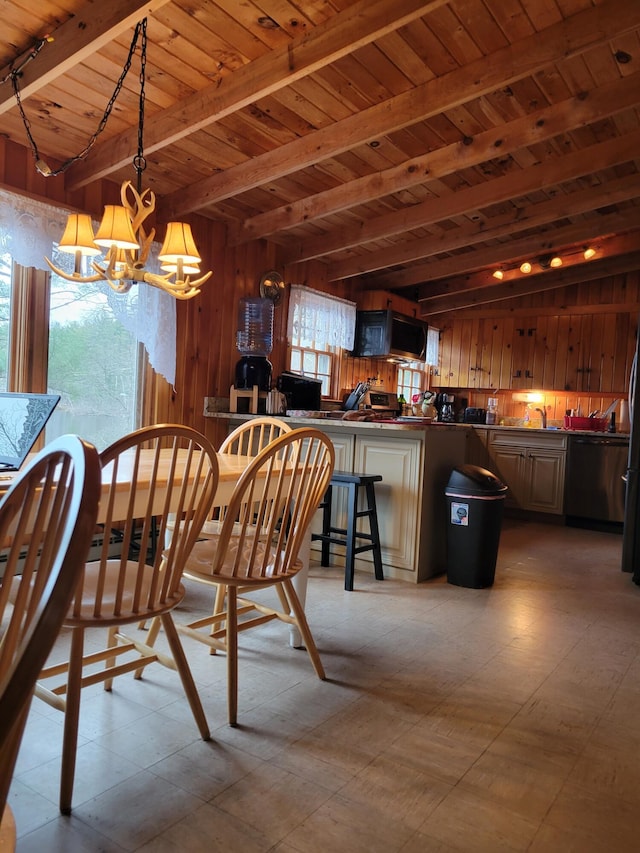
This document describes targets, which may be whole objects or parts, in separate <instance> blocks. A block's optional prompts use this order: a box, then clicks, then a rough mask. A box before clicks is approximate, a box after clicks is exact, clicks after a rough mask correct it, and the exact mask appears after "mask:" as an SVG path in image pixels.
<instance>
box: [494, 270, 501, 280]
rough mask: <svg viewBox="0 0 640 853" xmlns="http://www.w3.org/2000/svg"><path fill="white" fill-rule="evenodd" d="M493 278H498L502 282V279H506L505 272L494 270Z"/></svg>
mask: <svg viewBox="0 0 640 853" xmlns="http://www.w3.org/2000/svg"><path fill="white" fill-rule="evenodd" d="M493 277H494V278H497V279H498V281H502V279H503V278H504V272H503V271H502V270H494V271H493Z"/></svg>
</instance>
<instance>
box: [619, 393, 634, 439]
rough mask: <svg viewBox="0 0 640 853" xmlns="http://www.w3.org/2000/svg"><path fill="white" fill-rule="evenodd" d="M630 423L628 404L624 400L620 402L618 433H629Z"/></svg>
mask: <svg viewBox="0 0 640 853" xmlns="http://www.w3.org/2000/svg"><path fill="white" fill-rule="evenodd" d="M630 429H631V423H630V421H629V404H628V403H627V401H626V400H620V417H619V418H618V432H629V431H630Z"/></svg>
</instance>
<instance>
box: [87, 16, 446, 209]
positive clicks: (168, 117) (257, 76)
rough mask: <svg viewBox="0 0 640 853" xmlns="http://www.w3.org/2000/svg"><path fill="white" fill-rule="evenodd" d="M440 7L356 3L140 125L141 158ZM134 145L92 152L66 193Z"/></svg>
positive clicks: (129, 137)
mask: <svg viewBox="0 0 640 853" xmlns="http://www.w3.org/2000/svg"><path fill="white" fill-rule="evenodd" d="M446 2H448V0H361V2H359V3H357V4H356V5H354V6H351V7H349V8H348V9H346V10H345V11H343V12H340V13H338V14H337V15H335V16H334V17H332V18H330V19H329V20H328V21H326V23H324V24H321V25H319V26H317V27H315V28H314V29H312V30H310V31H309V32H308V33H306V34H305V35H303V36H300V37H299V38H297V39H294V40H292V41H291V43H290V44H289V45H287V46H286V47H284V48H280V49H279V50H272V51H270V52H269V53H266V54H265V55H264V56H261V57H259V58H258V59H254V60H253V61H252V62H250V63H247V64H246V65H244V66H242V67H241V68H238V69H237V70H236V71H234V72H233V73H232V74H229V75H228V76H226V77H224V78H223V79H222V80H220V81H216V82H215V83H212V84H211V85H210V86H207V87H205V88H204V89H201V90H200V91H198V92H194V94H193V95H191V96H190V97H188V98H185V99H183V100H182V101H180V102H178V103H176V104H173V105H172V106H171V107H169V108H167V109H166V110H162V111H161V112H159V113H156V114H155V115H154V116H153V117H152V118H150V119H148V120H147V121H146V123H145V153H147V154H151V153H153V152H154V151H158V150H160V149H162V148H165V147H166V146H168V145H171V144H173V143H175V142H178V141H179V140H181V139H183V138H184V137H186V136H189V135H191V134H193V133H196V132H197V131H199V130H202V129H203V128H205V127H207V126H209V125H211V124H213V123H214V122H216V121H218V120H219V119H221V118H224V117H225V116H227V115H229V114H231V113H234V112H236V111H238V110H241V109H243V108H244V107H247V106H249V105H250V104H252V103H255V102H256V101H257V100H259V99H260V98H264V97H266V96H268V95H271V94H273V93H274V92H277V91H278V90H279V89H282V88H284V87H285V86H290V85H291V84H292V83H294V82H295V81H296V80H300V79H302V78H303V77H306V76H308V75H309V74H313V72H315V71H318V70H319V69H321V68H324V67H325V66H326V65H329V64H330V63H332V62H336V61H337V60H338V59H340V58H341V57H343V56H346V55H347V54H349V53H351V52H352V51H353V50H357V49H358V48H359V47H362V46H363V45H366V44H369V43H370V42H372V41H375V40H376V39H379V38H382V37H383V36H384V35H387V34H388V33H390V32H393V31H394V30H396V29H399V28H400V27H403V26H405V25H406V24H408V23H410V22H411V21H413V20H415V19H416V18H419V17H422V16H423V15H425V14H426V13H427V12H430V11H432V10H433V9H437V8H438V7H439V6H443V5H444V4H445V3H446ZM137 144H138V137H137V128H131V129H130V130H129V131H127V132H126V133H123V134H120V136H119V137H118V138H117V139H110V140H108V141H107V142H105V143H103V144H102V145H100V146H96V147H95V149H94V152H93V153H92V155H91V159H90V160H88V161H86V162H85V163H84V164H82V165H81V166H80V167H79V168H78V169H76V170H75V171H74V174H73V178H72V183H70V187H71V189H78V188H79V187H82V186H84V185H85V184H87V183H89V182H91V181H94V180H96V179H97V178H103V177H105V176H107V175H108V174H110V173H111V172H113V171H115V170H116V169H118V168H121V167H122V166H125V165H127V164H128V162H129V161H130V160H131V157H132V154H133V153H134V152H135V150H136V147H137ZM223 174H227V171H225V172H224V173H223ZM178 195H180V193H179V194H178ZM194 209H195V208H194Z"/></svg>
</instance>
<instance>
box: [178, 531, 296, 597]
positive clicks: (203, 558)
mask: <svg viewBox="0 0 640 853" xmlns="http://www.w3.org/2000/svg"><path fill="white" fill-rule="evenodd" d="M238 546H239V539H237V538H236V539H233V538H232V539H231V540H230V541H229V544H228V546H227V549H226V551H225V558H224V562H222V563H221V564H219V566H218V569H217V571H216V573H215V575H214V573H213V570H212V565H213V554H214V552H215V551H216V549H217V547H218V545H217V542H216V539H215V537H210V538H208V539H205V540H203V541H202V542H197V543H196V544H195V545H194V546H193V549H192V551H191V554H190V555H189V559H188V560H187V562H186V564H185V568H184V576H185V577H187V578H189V577H190V578H192V579H194V580H201V581H209V582H211V583H224V584H227V585H231V584H233V585H235V586H255V585H259V584H260V583H264V582H265V581H268V582H269V583H273V581H274V580H277V579H278V578H282V579H284V578H293V577H295V576H296V575H297V574H298V572H299V571H300V569H301V568H302V562H301V561H300V560H296V561H295V562H294V563H292V564H289V565H287V567H286V569H285V570H284V571H283V570H282V569H281V568H279V569H278V570H277V571H276V569H275V552H272V554H271V555H270V557H269V559H268V560H267V562H266V563H265V562H264V559H263V558H264V554H265V550H266V549H265V547H264V545H263V544H262V543H259V544H258V546H257V547H256V549H255V554H253V556H254V560H249V559H247V558H248V557H249V555H251V554H252V542H251V541H246V540H245V543H244V547H243V556H244V559H242V558H241V560H240V561H241V562H242V564H243V565H245V566H247V570H246V572H243V573H242V575H237V574H236V572H235V571H234V567H235V566H236V565H237V563H238ZM281 565H282V561H280V566H281ZM259 566H263V568H262V571H260V572H258V567H259Z"/></svg>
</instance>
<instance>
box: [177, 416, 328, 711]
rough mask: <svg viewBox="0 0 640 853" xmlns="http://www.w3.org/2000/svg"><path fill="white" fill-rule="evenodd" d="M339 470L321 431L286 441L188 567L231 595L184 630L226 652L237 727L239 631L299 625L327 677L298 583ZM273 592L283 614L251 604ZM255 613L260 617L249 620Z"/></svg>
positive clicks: (252, 466)
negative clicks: (308, 542)
mask: <svg viewBox="0 0 640 853" xmlns="http://www.w3.org/2000/svg"><path fill="white" fill-rule="evenodd" d="M333 466H334V448H333V444H332V442H331V440H330V439H329V438H328V437H327V436H326V435H325V434H324V433H322V432H320V431H319V430H315V429H297V430H292V431H289V432H286V433H283V434H282V435H280V436H279V437H278V438H276V439H274V440H273V441H271V442H270V443H269V444H268V445H267V447H265V448H264V449H263V450H262V451H261V452H260V453H259V454H258V455H257V456H256V457H255V458H254V459H253V460H252V461H251V462H250V463H249V465H248V467H247V469H246V470H245V472H244V474H243V475H242V476H241V478H240V480H239V481H238V483H237V485H236V488H235V490H234V493H233V496H232V498H231V500H230V503H229V505H228V507H226V511H225V514H224V518H223V519H222V522H221V527H220V532H219V534H218V535H217V536H216V537H214V538H211V539H206V540H202V541H200V542H198V543H197V544H196V545H195V546H194V548H193V550H192V552H191V555H190V556H189V558H188V560H187V562H186V564H185V568H184V575H185V577H186V578H189V579H191V580H194V581H197V582H199V583H204V584H210V585H212V586H216V587H218V586H223V587H224V589H225V590H226V606H225V607H224V608H223V609H222V610H220V611H218V612H214V613H213V614H212V615H211V616H208V617H205V618H203V619H198V620H194V621H193V622H190V623H189V624H188V625H182V624H178V625H177V628H178V631H180V632H182V633H184V634H186V635H188V636H190V637H192V638H194V639H196V640H198V641H200V642H202V643H205V644H207V645H208V646H209V647H210V648H213V649H218V650H223V651H226V654H227V670H228V673H227V675H228V685H227V691H228V717H229V723H230V725H232V726H235V725H236V722H237V691H238V632H239V631H243V630H246V629H247V628H250V627H253V626H255V625H258V624H262V623H264V622H268V621H270V620H272V619H280V620H282V621H283V622H286V623H287V624H290V625H291V624H293V625H295V626H296V627H297V628H298V630H299V631H300V634H301V636H302V638H303V641H304V643H305V645H306V648H307V651H308V653H309V657H310V658H311V662H312V664H313V667H314V669H315V671H316V673H317V675H318V677H319V678H321V679H324V677H325V675H324V669H323V667H322V662H321V660H320V656H319V654H318V650H317V648H316V645H315V642H314V640H313V636H312V634H311V631H310V629H309V625H308V623H307V619H306V616H305V613H304V610H303V608H302V605H301V604H300V600H299V599H298V596H297V594H296V591H295V589H294V586H293V583H292V580H293V578H294V577H295V575H296V574H297V573H298V572H299V571H300V569H301V568H302V563H301V561H300V559H299V552H300V548H301V546H302V544H303V542H304V540H305V537H307V536H308V530H309V525H310V523H311V519H312V518H313V515H314V513H315V511H316V509H317V508H318V506H319V504H320V501H321V500H322V497H323V495H324V493H325V491H326V488H327V486H328V484H329V480H330V478H331V473H332V471H333ZM268 586H275V588H276V590H277V593H278V598H279V603H280V607H279V608H278V607H270V606H267V605H264V604H262V603H260V602H256V601H254V600H253V599H251V600H249V599H247V598H245V597H244V594H245V593H250V592H251V591H253V590H256V589H262V588H264V587H268ZM253 611H257V612H258V614H259V615H258V616H254V617H253V618H249V619H246V620H245V619H244V618H243V617H245V616H246V615H247V614H248V613H251V612H253ZM222 626H223V627H222ZM205 629H206V630H205Z"/></svg>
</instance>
